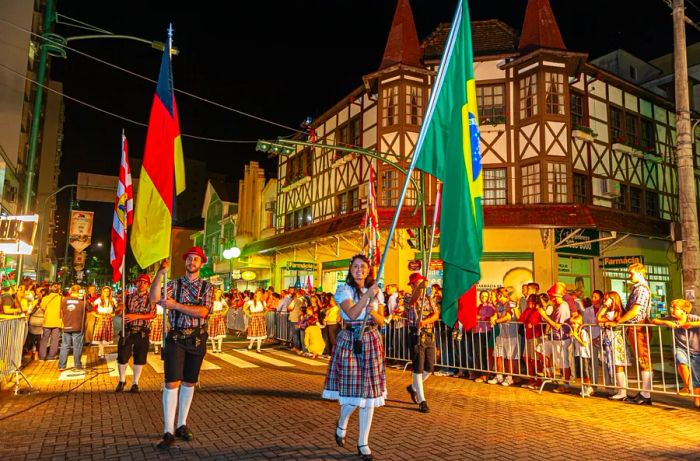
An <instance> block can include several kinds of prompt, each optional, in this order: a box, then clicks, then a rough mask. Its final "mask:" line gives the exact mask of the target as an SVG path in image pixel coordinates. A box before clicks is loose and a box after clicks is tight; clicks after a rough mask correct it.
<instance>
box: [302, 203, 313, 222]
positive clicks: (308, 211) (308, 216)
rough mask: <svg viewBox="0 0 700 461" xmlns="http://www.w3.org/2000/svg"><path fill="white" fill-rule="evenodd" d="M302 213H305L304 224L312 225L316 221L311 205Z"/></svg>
mask: <svg viewBox="0 0 700 461" xmlns="http://www.w3.org/2000/svg"><path fill="white" fill-rule="evenodd" d="M302 214H303V215H304V223H303V225H304V226H310V225H311V224H312V223H313V222H314V215H313V213H311V207H310V206H307V207H306V208H304V210H303V211H302Z"/></svg>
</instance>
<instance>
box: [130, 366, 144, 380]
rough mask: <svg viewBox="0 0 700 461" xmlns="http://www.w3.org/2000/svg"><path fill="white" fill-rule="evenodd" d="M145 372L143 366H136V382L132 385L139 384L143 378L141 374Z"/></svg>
mask: <svg viewBox="0 0 700 461" xmlns="http://www.w3.org/2000/svg"><path fill="white" fill-rule="evenodd" d="M142 371H143V365H134V381H133V382H132V384H138V383H139V378H140V377H141V372H142Z"/></svg>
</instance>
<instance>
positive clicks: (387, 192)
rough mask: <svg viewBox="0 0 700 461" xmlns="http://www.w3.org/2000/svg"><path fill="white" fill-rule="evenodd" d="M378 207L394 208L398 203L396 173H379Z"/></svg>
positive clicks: (391, 171)
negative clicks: (379, 192) (379, 191)
mask: <svg viewBox="0 0 700 461" xmlns="http://www.w3.org/2000/svg"><path fill="white" fill-rule="evenodd" d="M381 186H382V187H381V194H380V198H379V203H380V206H396V205H398V203H399V181H398V172H397V171H394V170H386V171H382V172H381Z"/></svg>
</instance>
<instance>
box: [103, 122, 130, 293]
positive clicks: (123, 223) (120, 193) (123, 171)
mask: <svg viewBox="0 0 700 461" xmlns="http://www.w3.org/2000/svg"><path fill="white" fill-rule="evenodd" d="M133 220H134V191H133V188H132V186H131V170H130V169H129V154H128V148H127V144H126V136H125V135H124V133H123V132H122V162H121V165H119V182H118V183H117V197H116V198H115V199H114V219H112V248H111V250H110V254H109V263H110V264H111V265H112V282H117V281H119V279H120V278H121V277H122V267H123V265H124V256H125V255H126V228H127V226H128V225H129V224H131V223H132V222H133Z"/></svg>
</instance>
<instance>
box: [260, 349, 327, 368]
mask: <svg viewBox="0 0 700 461" xmlns="http://www.w3.org/2000/svg"><path fill="white" fill-rule="evenodd" d="M270 354H272V355H276V356H278V357H284V358H285V359H289V360H296V361H297V362H301V363H305V364H307V365H311V366H312V367H327V366H328V363H326V362H319V361H318V360H314V359H309V358H306V357H300V356H298V355H292V354H289V353H287V352H282V351H270Z"/></svg>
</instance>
